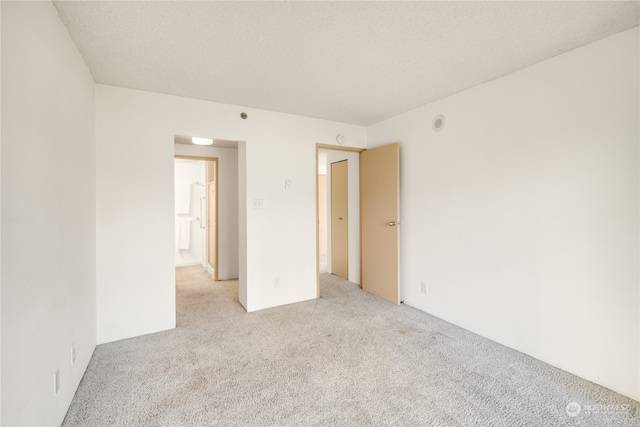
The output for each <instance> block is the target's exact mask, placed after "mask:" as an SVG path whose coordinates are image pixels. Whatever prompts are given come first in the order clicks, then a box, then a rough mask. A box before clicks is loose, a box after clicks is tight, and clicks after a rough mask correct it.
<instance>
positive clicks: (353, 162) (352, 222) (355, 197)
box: [322, 150, 360, 284]
mask: <svg viewBox="0 0 640 427" xmlns="http://www.w3.org/2000/svg"><path fill="white" fill-rule="evenodd" d="M322 152H323V153H325V154H326V159H327V161H326V172H327V211H328V213H327V271H329V272H331V271H332V270H331V214H330V213H331V163H335V162H340V161H343V160H348V166H347V179H348V184H347V185H348V198H349V201H348V212H349V281H350V282H353V283H357V284H360V153H354V152H350V151H335V150H322Z"/></svg>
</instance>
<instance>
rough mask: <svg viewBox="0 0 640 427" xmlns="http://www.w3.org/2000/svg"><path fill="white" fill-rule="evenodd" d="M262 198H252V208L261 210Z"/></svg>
mask: <svg viewBox="0 0 640 427" xmlns="http://www.w3.org/2000/svg"><path fill="white" fill-rule="evenodd" d="M262 205H263V204H262V199H253V209H255V210H258V211H259V210H262Z"/></svg>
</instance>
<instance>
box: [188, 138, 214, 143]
mask: <svg viewBox="0 0 640 427" xmlns="http://www.w3.org/2000/svg"><path fill="white" fill-rule="evenodd" d="M191 142H193V143H194V144H196V145H213V139H211V138H198V137H195V136H194V137H191Z"/></svg>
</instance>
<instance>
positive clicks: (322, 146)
mask: <svg viewBox="0 0 640 427" xmlns="http://www.w3.org/2000/svg"><path fill="white" fill-rule="evenodd" d="M320 150H331V151H348V152H351V153H361V152H363V151H364V150H366V148H360V147H345V146H342V145H330V144H320V143H316V298H320V206H319V203H318V197H319V195H320V180H319V179H318V172H319V169H318V160H319V158H320V156H319V152H320ZM359 203H360V201H358V204H359ZM360 216H362V212H360ZM360 240H361V241H360V242H358V245H360V246H361V245H362V236H360ZM360 270H362V260H361V261H360ZM360 274H361V276H362V272H361V273H360Z"/></svg>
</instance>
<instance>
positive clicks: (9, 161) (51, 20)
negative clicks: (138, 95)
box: [1, 2, 96, 425]
mask: <svg viewBox="0 0 640 427" xmlns="http://www.w3.org/2000/svg"><path fill="white" fill-rule="evenodd" d="M1 9H2V231H3V232H2V263H1V264H2V268H1V270H2V425H59V424H60V423H61V422H62V420H63V418H64V415H65V413H66V411H67V408H68V407H69V404H70V402H71V399H72V398H73V395H74V393H75V391H76V388H77V386H78V384H79V382H80V380H81V378H82V375H83V373H84V371H85V369H86V367H87V364H88V363H89V359H90V357H91V355H92V353H93V350H94V348H95V344H96V323H95V319H96V303H95V175H94V171H95V160H94V159H95V149H94V130H95V127H94V83H93V78H92V77H91V74H90V73H89V72H88V70H87V68H86V66H85V64H84V62H83V61H82V59H81V57H80V55H79V54H78V52H77V50H76V48H75V45H74V44H73V43H72V41H71V40H70V38H69V36H68V34H67V31H66V29H65V28H64V27H63V25H62V23H61V22H60V20H59V18H58V15H57V13H56V10H55V9H54V7H53V6H52V5H51V3H48V2H17V3H11V2H2V4H1ZM72 343H75V346H76V361H75V363H74V364H73V365H72V364H71V345H72ZM56 369H59V370H60V392H59V394H58V395H57V396H56V397H54V395H53V375H54V372H55V371H56Z"/></svg>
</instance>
